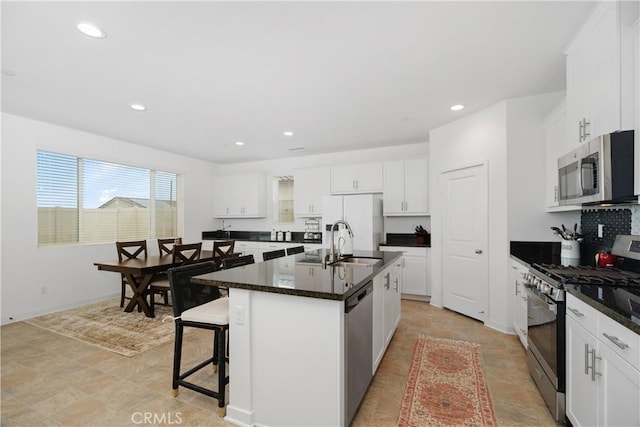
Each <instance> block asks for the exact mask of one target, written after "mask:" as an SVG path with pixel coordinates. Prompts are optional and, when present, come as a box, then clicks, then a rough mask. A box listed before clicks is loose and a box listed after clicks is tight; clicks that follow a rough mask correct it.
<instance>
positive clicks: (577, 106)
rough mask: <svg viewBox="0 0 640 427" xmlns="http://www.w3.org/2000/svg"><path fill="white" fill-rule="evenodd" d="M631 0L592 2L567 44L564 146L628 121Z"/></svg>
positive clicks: (633, 16) (630, 113) (630, 110)
mask: <svg viewBox="0 0 640 427" xmlns="http://www.w3.org/2000/svg"><path fill="white" fill-rule="evenodd" d="M637 16H638V5H637V2H629V1H622V2H621V1H602V2H600V3H598V4H597V5H596V7H595V8H594V10H593V11H592V13H591V15H590V16H589V18H588V19H587V21H586V22H585V23H584V25H583V26H582V28H581V29H580V31H579V33H578V34H577V35H576V36H575V38H574V40H573V41H572V43H571V44H570V46H569V47H568V49H567V138H568V140H569V141H570V147H569V150H570V149H572V148H574V147H575V146H577V145H579V144H580V143H582V142H585V141H588V140H589V139H591V138H594V137H595V136H598V135H602V134H605V133H609V132H614V131H617V130H621V129H631V128H632V127H633V108H634V107H633V97H634V95H633V90H632V89H633V83H634V82H633V79H634V76H633V33H632V31H631V26H632V24H633V23H634V22H635V20H636V18H637Z"/></svg>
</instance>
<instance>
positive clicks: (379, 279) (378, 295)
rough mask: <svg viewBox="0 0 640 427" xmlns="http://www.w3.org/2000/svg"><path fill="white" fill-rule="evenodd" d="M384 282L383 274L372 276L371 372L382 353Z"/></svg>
mask: <svg viewBox="0 0 640 427" xmlns="http://www.w3.org/2000/svg"><path fill="white" fill-rule="evenodd" d="M384 284H385V283H384V275H383V274H378V275H377V276H376V277H374V278H373V326H372V328H373V329H372V333H373V354H372V357H373V372H372V373H373V374H375V373H376V370H377V369H378V365H379V364H380V361H381V360H382V355H383V354H384V344H385V342H384V338H385V335H384V299H385V287H384Z"/></svg>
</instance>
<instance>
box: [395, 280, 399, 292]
mask: <svg viewBox="0 0 640 427" xmlns="http://www.w3.org/2000/svg"><path fill="white" fill-rule="evenodd" d="M394 282H395V284H396V293H398V279H396V280H394Z"/></svg>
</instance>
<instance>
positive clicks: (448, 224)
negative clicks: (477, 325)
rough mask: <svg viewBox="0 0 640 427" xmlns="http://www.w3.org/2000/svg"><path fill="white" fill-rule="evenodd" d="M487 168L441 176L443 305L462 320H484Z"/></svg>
mask: <svg viewBox="0 0 640 427" xmlns="http://www.w3.org/2000/svg"><path fill="white" fill-rule="evenodd" d="M486 169H487V167H486V165H485V164H478V165H474V166H470V167H465V168H461V169H455V170H451V171H446V172H443V174H442V180H441V186H442V187H441V195H442V196H441V197H442V250H443V253H442V302H443V305H444V306H445V307H447V308H450V309H451V310H454V311H456V312H458V313H461V314H464V315H465V316H469V317H472V318H474V319H478V320H481V321H485V319H486V308H487V294H488V291H489V280H488V262H487V254H486V253H485V251H486V247H487V234H488V223H487V209H488V204H487V195H488V192H487V170H486Z"/></svg>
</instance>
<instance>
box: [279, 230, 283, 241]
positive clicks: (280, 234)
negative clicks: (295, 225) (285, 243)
mask: <svg viewBox="0 0 640 427" xmlns="http://www.w3.org/2000/svg"><path fill="white" fill-rule="evenodd" d="M282 240H284V235H283V234H282V231H278V241H282Z"/></svg>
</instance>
